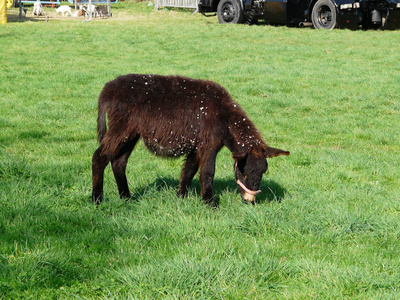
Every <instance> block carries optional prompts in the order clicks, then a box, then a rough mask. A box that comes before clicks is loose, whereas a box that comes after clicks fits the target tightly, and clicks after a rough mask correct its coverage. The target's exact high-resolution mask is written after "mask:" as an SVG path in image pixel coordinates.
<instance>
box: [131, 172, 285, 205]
mask: <svg viewBox="0 0 400 300" xmlns="http://www.w3.org/2000/svg"><path fill="white" fill-rule="evenodd" d="M178 186H179V180H178V179H176V178H173V177H170V176H168V177H157V178H156V179H155V180H154V181H153V182H152V183H149V184H147V185H145V186H142V187H139V188H137V189H135V190H134V191H133V193H132V196H131V200H135V201H140V198H141V196H143V195H145V194H146V193H148V192H160V191H163V190H166V189H167V190H169V189H171V190H174V192H176V191H177V190H178ZM260 189H261V190H262V192H261V193H260V194H259V195H257V199H256V203H257V204H262V203H266V202H268V203H270V202H279V203H280V202H282V200H283V199H284V198H285V195H286V193H287V190H286V189H285V188H284V187H282V186H281V185H280V184H278V183H277V182H275V181H273V180H270V179H268V180H262V181H261V185H260ZM227 190H228V191H232V192H236V193H237V196H238V197H240V193H239V190H238V187H237V184H236V182H235V181H234V180H233V179H218V178H217V179H215V180H214V191H215V199H216V201H217V203H218V204H219V202H220V201H219V200H220V199H219V198H220V195H221V194H222V193H224V191H227ZM189 193H193V194H195V195H198V197H199V198H201V196H200V195H201V188H200V180H199V179H196V178H195V179H193V182H192V185H191V188H190V189H189Z"/></svg>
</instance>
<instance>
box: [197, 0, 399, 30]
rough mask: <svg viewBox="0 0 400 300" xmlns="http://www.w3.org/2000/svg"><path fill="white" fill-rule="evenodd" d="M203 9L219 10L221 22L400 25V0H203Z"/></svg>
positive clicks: (301, 24)
mask: <svg viewBox="0 0 400 300" xmlns="http://www.w3.org/2000/svg"><path fill="white" fill-rule="evenodd" d="M199 12H201V13H203V14H204V15H206V16H209V14H208V13H214V14H213V15H215V13H216V15H217V16H218V20H219V22H220V23H233V24H236V23H248V24H251V23H254V22H257V21H258V20H263V21H264V22H265V23H267V24H275V25H287V26H300V27H302V26H314V27H315V28H317V29H320V28H323V29H333V28H336V27H339V28H349V29H357V28H360V27H362V28H364V29H369V28H374V29H398V28H400V0H200V1H199Z"/></svg>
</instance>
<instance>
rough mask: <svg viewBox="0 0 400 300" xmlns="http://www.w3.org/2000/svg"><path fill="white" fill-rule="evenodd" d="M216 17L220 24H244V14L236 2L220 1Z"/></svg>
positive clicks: (230, 0)
mask: <svg viewBox="0 0 400 300" xmlns="http://www.w3.org/2000/svg"><path fill="white" fill-rule="evenodd" d="M217 16H218V21H219V22H220V23H232V24H238V23H244V20H245V18H244V13H243V11H242V8H241V7H240V4H239V1H237V0H221V1H220V2H219V3H218V7H217Z"/></svg>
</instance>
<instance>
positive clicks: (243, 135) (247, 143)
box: [225, 114, 266, 157]
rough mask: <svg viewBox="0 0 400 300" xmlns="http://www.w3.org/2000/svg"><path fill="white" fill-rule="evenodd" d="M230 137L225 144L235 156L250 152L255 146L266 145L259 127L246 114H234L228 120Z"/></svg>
mask: <svg viewBox="0 0 400 300" xmlns="http://www.w3.org/2000/svg"><path fill="white" fill-rule="evenodd" d="M228 132H229V133H228V137H227V139H226V142H225V145H226V146H227V147H228V149H229V150H230V151H231V152H232V154H233V156H234V157H235V156H242V155H244V154H246V153H249V152H250V150H251V149H253V148H254V147H258V146H259V147H262V148H264V147H266V144H265V142H264V141H263V140H262V138H261V135H260V133H259V131H258V130H257V128H256V127H255V126H254V124H253V122H251V121H250V120H249V119H248V118H247V116H246V115H244V114H243V115H242V114H239V115H233V116H231V117H230V119H229V121H228Z"/></svg>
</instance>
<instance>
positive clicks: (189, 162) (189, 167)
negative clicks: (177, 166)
mask: <svg viewBox="0 0 400 300" xmlns="http://www.w3.org/2000/svg"><path fill="white" fill-rule="evenodd" d="M198 169H199V162H198V161H197V158H196V153H195V152H192V153H189V154H188V156H187V157H186V161H185V163H184V164H183V167H182V172H181V180H180V182H179V188H178V196H180V197H182V198H184V197H186V196H187V194H188V189H189V187H190V184H191V183H192V180H193V177H194V175H196V173H197V170H198Z"/></svg>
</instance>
